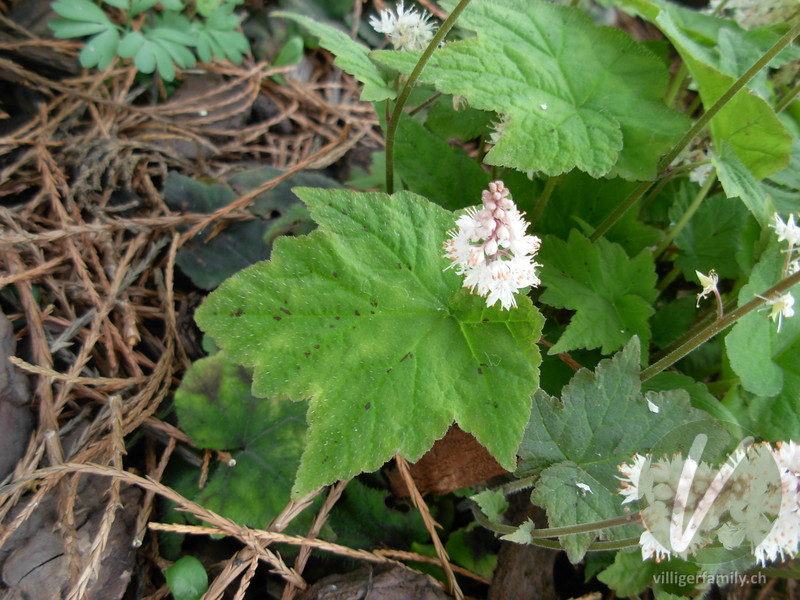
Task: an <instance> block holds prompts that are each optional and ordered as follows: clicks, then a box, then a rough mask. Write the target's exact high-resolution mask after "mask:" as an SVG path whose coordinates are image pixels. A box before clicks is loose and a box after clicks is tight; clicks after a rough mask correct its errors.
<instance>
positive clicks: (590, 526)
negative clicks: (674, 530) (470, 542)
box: [471, 502, 642, 540]
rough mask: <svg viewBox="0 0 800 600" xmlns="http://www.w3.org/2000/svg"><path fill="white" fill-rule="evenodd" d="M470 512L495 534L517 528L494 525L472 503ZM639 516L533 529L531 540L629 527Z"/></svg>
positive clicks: (631, 514)
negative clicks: (622, 526)
mask: <svg viewBox="0 0 800 600" xmlns="http://www.w3.org/2000/svg"><path fill="white" fill-rule="evenodd" d="M471 506H472V512H473V514H474V515H475V520H476V521H478V523H480V524H481V525H482V526H483V527H485V528H486V529H490V530H491V531H494V532H495V533H502V534H504V535H506V534H509V533H514V532H515V531H517V529H518V527H514V526H513V525H505V524H503V523H495V522H494V521H491V520H489V518H488V517H487V516H486V515H485V514H483V511H482V510H481V509H480V507H479V506H478V505H477V504H475V503H474V502H472V503H471ZM641 518H642V517H641V515H640V514H639V513H638V512H633V513H630V514H627V515H623V516H621V517H613V518H611V519H605V520H603V521H594V522H592V523H579V524H577V525H569V526H567V527H544V528H542V529H533V530H531V532H530V536H531V539H537V540H538V539H544V538H552V537H559V536H562V535H574V534H576V533H590V532H592V531H600V530H602V529H610V528H611V527H620V526H621V525H630V524H631V523H638V522H639V521H641Z"/></svg>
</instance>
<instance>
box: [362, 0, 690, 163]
mask: <svg viewBox="0 0 800 600" xmlns="http://www.w3.org/2000/svg"><path fill="white" fill-rule="evenodd" d="M443 4H444V5H445V6H446V7H450V8H452V7H453V6H454V5H455V2H453V1H448V2H443ZM459 25H460V26H462V27H464V28H466V29H469V30H470V31H475V32H476V33H477V37H475V38H472V39H468V40H465V41H461V42H455V43H451V44H447V45H446V46H444V47H443V48H440V49H438V50H437V51H436V52H435V53H434V55H433V57H432V58H431V60H430V62H429V63H428V65H427V67H426V69H425V70H424V71H423V72H422V75H421V77H420V81H421V82H423V83H428V84H433V85H434V86H435V87H436V89H437V90H438V91H440V92H444V93H447V94H453V95H458V96H463V97H465V98H466V99H467V100H468V101H469V104H470V106H473V107H475V108H479V109H482V110H489V111H495V112H498V113H503V114H506V115H507V118H506V123H505V126H504V127H503V130H502V135H501V137H500V139H499V141H498V142H497V144H495V145H494V147H493V148H492V150H491V151H490V152H489V153H488V154H487V156H486V162H487V163H489V164H492V165H498V166H506V167H512V168H515V169H518V170H520V171H523V172H524V171H542V172H544V173H546V174H548V175H558V174H560V173H564V172H566V171H569V170H571V169H572V168H573V167H578V168H579V169H581V170H582V171H586V172H587V173H589V174H591V175H592V176H594V177H600V176H602V175H607V174H612V175H619V176H622V177H625V178H628V179H646V178H650V177H652V176H653V175H654V174H655V168H656V163H657V162H658V158H659V156H660V155H661V154H663V153H664V152H666V151H667V150H668V149H669V148H670V146H671V145H672V144H673V143H675V142H676V141H677V139H678V137H679V136H680V133H681V131H683V130H685V129H686V128H687V127H688V125H689V121H688V119H687V118H686V117H684V116H683V115H681V114H679V113H677V112H675V111H672V110H670V109H668V108H667V107H666V106H664V103H663V102H662V100H661V98H662V96H663V94H664V92H665V91H666V85H667V79H668V77H667V71H666V69H665V67H664V65H663V64H662V63H661V62H660V61H659V60H658V59H657V58H656V57H655V56H654V55H652V54H651V53H650V52H649V51H648V50H646V49H645V48H644V47H643V46H641V45H639V44H637V43H636V42H634V41H633V40H632V39H631V38H630V37H628V36H627V35H626V34H624V33H623V32H621V31H619V30H616V29H610V28H598V27H595V25H594V24H593V23H592V21H591V19H590V18H589V17H588V16H587V15H586V14H585V13H584V12H583V11H581V10H579V9H577V8H572V7H565V6H556V5H553V4H550V3H547V2H531V1H530V0H503V1H502V2H500V1H497V0H474V1H473V2H472V3H471V4H470V5H469V6H468V7H467V8H466V10H465V11H464V13H463V15H462V16H461V20H460V21H459ZM499 40H502V42H499ZM372 56H373V57H375V59H376V60H378V61H379V62H381V63H383V64H386V65H388V66H390V67H393V68H395V69H398V70H400V71H402V72H404V73H409V72H410V71H411V69H412V68H413V67H414V65H415V64H416V62H417V60H418V58H419V53H417V52H396V51H378V52H373V54H372Z"/></svg>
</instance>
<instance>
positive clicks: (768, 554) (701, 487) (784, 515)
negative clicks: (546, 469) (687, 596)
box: [618, 442, 800, 565]
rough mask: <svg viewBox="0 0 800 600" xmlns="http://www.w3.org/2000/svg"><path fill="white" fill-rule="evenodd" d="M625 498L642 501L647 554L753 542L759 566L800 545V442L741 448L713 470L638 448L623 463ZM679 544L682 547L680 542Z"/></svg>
mask: <svg viewBox="0 0 800 600" xmlns="http://www.w3.org/2000/svg"><path fill="white" fill-rule="evenodd" d="M618 470H619V471H620V473H621V474H622V475H623V477H619V478H618V479H620V481H621V482H622V487H621V488H620V490H619V492H620V494H621V495H622V496H624V498H625V499H624V500H623V501H622V503H623V504H628V503H629V502H633V501H635V500H644V502H645V504H646V507H645V508H644V509H642V511H641V518H642V524H643V525H644V527H645V531H644V532H643V533H642V535H641V537H640V538H639V545H640V547H641V550H642V559H643V560H647V559H649V558H655V560H656V561H660V560H662V559H663V558H669V557H670V556H672V555H677V556H681V557H683V558H685V557H686V556H688V555H689V554H692V553H693V552H695V551H696V550H699V549H700V548H702V547H704V546H706V545H708V544H710V543H712V542H713V541H714V539H715V538H716V540H718V541H719V542H720V543H721V544H722V545H723V546H725V547H726V548H728V549H732V548H736V547H741V546H743V545H749V547H750V549H751V551H752V553H753V555H754V556H755V557H756V559H757V560H758V562H759V563H760V564H762V565H764V564H766V563H767V562H768V561H773V560H776V559H778V558H780V559H785V558H786V557H794V556H796V555H797V554H798V550H799V548H800V446H798V444H796V443H795V442H780V443H778V444H776V446H775V447H773V446H771V445H770V444H767V443H763V444H757V445H754V446H751V447H749V448H748V449H747V450H738V451H737V452H735V453H734V454H733V456H732V457H731V459H730V460H729V461H728V462H726V463H725V464H724V465H723V466H722V467H721V468H720V469H719V470H718V471H717V472H716V473H715V472H714V470H713V469H712V468H711V467H710V466H709V465H707V464H705V463H703V462H697V461H695V460H693V459H692V458H684V457H682V456H679V455H678V456H674V457H672V458H671V459H670V458H666V457H664V458H661V459H659V460H658V461H657V462H654V461H652V460H651V458H650V457H649V456H642V455H640V454H636V455H635V456H634V457H633V462H632V463H630V464H623V465H620V466H619V467H618ZM676 544H677V547H676Z"/></svg>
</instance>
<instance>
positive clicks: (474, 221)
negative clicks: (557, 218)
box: [444, 181, 541, 310]
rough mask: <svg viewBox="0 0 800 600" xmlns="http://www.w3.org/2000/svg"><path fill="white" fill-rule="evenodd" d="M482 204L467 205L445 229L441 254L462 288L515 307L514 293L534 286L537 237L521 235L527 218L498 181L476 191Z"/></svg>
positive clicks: (492, 301)
mask: <svg viewBox="0 0 800 600" xmlns="http://www.w3.org/2000/svg"><path fill="white" fill-rule="evenodd" d="M481 199H482V200H483V206H482V207H477V206H476V207H471V208H468V209H467V212H466V214H464V215H462V216H460V217H459V218H458V220H457V221H456V226H457V229H453V230H451V231H448V232H447V234H448V235H449V236H450V239H448V240H447V241H446V242H445V243H444V249H445V252H446V254H445V257H447V258H449V259H450V260H452V261H453V264H451V265H450V266H448V267H447V268H448V269H449V268H451V267H454V268H455V269H456V272H457V273H458V274H459V275H463V276H464V287H466V288H469V290H470V291H476V290H477V293H478V294H479V295H481V296H483V297H484V298H486V304H487V306H494V305H495V304H496V303H497V302H498V301H499V302H500V304H501V306H502V307H503V308H504V309H505V310H508V309H510V308H511V307H512V306H514V307H516V306H517V301H516V299H515V298H514V294H516V293H517V292H519V290H520V289H521V288H525V287H528V286H537V285H539V283H540V282H539V278H538V277H537V276H536V267H538V266H541V265H539V264H538V263H536V262H534V260H533V258H534V257H535V256H536V252H538V250H539V246H540V245H541V240H540V239H539V238H538V237H536V236H535V235H526V233H525V231H526V230H527V228H528V223H527V222H526V221H525V219H524V218H523V215H524V214H525V213H521V212H519V210H518V209H517V206H516V205H515V204H514V201H513V200H512V199H511V197H510V196H509V191H508V189H507V188H506V187H505V185H504V184H503V182H502V181H495V182H493V183H490V184H489V189H488V190H484V191H483V194H482V198H481Z"/></svg>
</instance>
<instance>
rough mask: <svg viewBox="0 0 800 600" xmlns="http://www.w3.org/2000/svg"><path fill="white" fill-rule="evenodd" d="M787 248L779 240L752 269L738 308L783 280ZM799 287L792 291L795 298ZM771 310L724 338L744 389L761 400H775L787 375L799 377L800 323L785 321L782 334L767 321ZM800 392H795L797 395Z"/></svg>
mask: <svg viewBox="0 0 800 600" xmlns="http://www.w3.org/2000/svg"><path fill="white" fill-rule="evenodd" d="M785 246H786V244H778V242H777V239H776V238H772V239H771V240H770V245H769V246H768V247H767V250H766V251H765V252H764V254H763V256H762V258H761V260H760V261H759V262H758V264H757V265H756V266H755V267H754V268H753V271H752V273H751V274H750V280H749V281H748V283H747V285H745V286H744V287H743V288H742V289H741V290H740V292H739V305H740V306H741V305H742V304H745V303H747V302H749V301H750V300H752V299H753V298H754V297H755V295H756V294H760V293H761V292H763V291H765V290H767V289H768V288H770V287H772V286H773V285H775V284H776V283H777V282H778V281H779V280H780V279H781V270H782V269H783V266H784V261H785V260H786V254H785V252H782V250H785ZM798 289H800V286H795V287H794V288H792V290H793V294H794V296H795V298H797V296H798V294H797V290H798ZM769 313H770V309H769V308H765V309H762V310H760V311H756V312H751V313H750V314H747V315H745V316H744V317H742V318H741V319H739V320H738V321H737V322H736V324H735V325H734V326H733V328H732V329H731V331H730V333H729V334H728V335H727V336H726V337H725V349H726V351H727V353H728V358H729V360H730V365H731V368H732V369H733V370H734V372H735V373H736V374H737V375H738V376H739V378H740V379H741V383H742V386H743V387H744V388H745V389H746V390H747V391H749V392H752V393H753V394H757V395H758V396H765V397H769V396H776V395H778V394H780V393H781V392H782V391H783V389H784V378H785V375H786V374H787V373H793V374H795V375H798V376H800V319H798V318H796V317H793V318H790V319H783V321H782V325H781V331H780V332H778V331H777V329H778V326H777V323H775V322H773V321H772V320H771V319H769V318H768V316H769ZM798 391H800V388H794V389H792V391H791V393H797V392H798Z"/></svg>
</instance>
